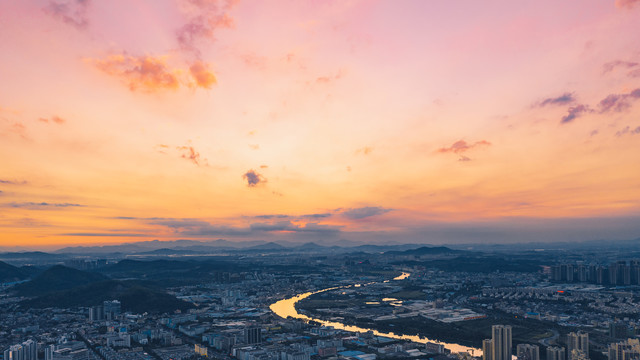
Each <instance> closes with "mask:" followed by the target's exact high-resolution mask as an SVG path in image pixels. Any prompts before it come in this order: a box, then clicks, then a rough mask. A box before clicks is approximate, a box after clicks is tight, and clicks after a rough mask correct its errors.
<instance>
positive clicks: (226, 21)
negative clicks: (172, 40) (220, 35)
mask: <svg viewBox="0 0 640 360" xmlns="http://www.w3.org/2000/svg"><path fill="white" fill-rule="evenodd" d="M237 3H238V1H237V0H181V1H180V8H181V10H182V12H183V13H184V14H185V15H186V17H187V18H188V20H187V23H186V24H184V25H183V26H182V27H180V28H179V29H178V31H176V40H177V41H178V44H179V45H180V48H181V49H183V50H185V51H188V52H190V53H192V54H194V55H195V56H197V57H199V56H200V55H201V51H200V49H199V45H200V42H201V41H202V40H209V41H211V40H215V34H216V31H217V30H218V29H230V28H233V27H234V25H235V21H234V19H233V18H232V17H231V15H230V14H229V12H230V11H231V9H232V8H233V7H234V6H235V5H236V4H237Z"/></svg>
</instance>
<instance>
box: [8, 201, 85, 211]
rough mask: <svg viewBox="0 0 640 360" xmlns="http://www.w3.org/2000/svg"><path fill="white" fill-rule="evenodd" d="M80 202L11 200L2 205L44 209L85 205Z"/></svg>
mask: <svg viewBox="0 0 640 360" xmlns="http://www.w3.org/2000/svg"><path fill="white" fill-rule="evenodd" d="M85 206H86V205H82V204H73V203H48V202H21V203H18V202H11V203H8V204H4V207H10V208H23V209H30V210H44V209H61V208H73V207H85Z"/></svg>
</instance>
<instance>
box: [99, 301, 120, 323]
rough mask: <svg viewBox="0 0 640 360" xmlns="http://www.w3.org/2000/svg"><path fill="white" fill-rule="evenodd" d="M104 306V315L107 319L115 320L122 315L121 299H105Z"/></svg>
mask: <svg viewBox="0 0 640 360" xmlns="http://www.w3.org/2000/svg"><path fill="white" fill-rule="evenodd" d="M103 308H104V317H105V318H106V319H107V320H113V319H115V318H116V317H117V316H118V315H120V311H121V306H120V301H118V300H112V301H105V302H104V303H103Z"/></svg>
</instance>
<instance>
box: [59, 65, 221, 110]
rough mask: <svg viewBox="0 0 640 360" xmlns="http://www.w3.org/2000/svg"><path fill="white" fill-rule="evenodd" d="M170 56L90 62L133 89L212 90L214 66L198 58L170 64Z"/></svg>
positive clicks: (149, 91) (152, 90) (143, 90)
mask: <svg viewBox="0 0 640 360" xmlns="http://www.w3.org/2000/svg"><path fill="white" fill-rule="evenodd" d="M168 59H169V57H168V56H152V55H143V56H134V55H127V54H113V55H109V56H107V57H105V58H104V59H88V61H89V62H90V63H92V64H93V65H94V66H95V67H96V68H98V69H99V70H100V71H102V72H104V73H105V74H107V75H110V76H114V77H117V78H119V79H120V80H121V81H122V82H123V83H124V84H126V85H127V87H128V88H129V90H131V91H142V92H146V93H154V92H158V91H163V90H178V89H179V88H180V87H181V86H183V85H184V86H187V87H189V88H203V89H211V87H212V86H213V85H215V84H216V82H217V79H216V76H215V75H214V73H213V72H212V71H211V69H210V67H211V66H210V65H209V64H207V63H205V62H202V61H195V62H193V63H191V65H190V66H189V68H188V70H185V69H182V68H179V67H172V66H170V65H169V64H168ZM54 121H55V120H54Z"/></svg>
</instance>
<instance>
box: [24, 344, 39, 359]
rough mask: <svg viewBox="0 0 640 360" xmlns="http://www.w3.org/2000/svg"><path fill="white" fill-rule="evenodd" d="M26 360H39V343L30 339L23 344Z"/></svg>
mask: <svg viewBox="0 0 640 360" xmlns="http://www.w3.org/2000/svg"><path fill="white" fill-rule="evenodd" d="M22 348H23V349H24V360H38V343H36V342H35V341H33V340H31V339H29V340H27V341H25V342H23V343H22Z"/></svg>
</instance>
